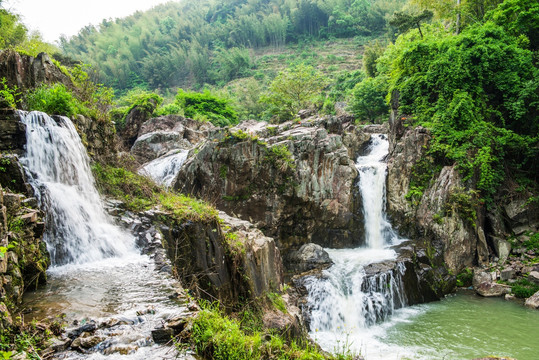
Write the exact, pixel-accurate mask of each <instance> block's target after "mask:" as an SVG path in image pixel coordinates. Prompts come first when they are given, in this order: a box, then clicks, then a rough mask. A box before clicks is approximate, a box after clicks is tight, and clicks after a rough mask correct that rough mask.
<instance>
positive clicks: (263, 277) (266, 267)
mask: <svg viewBox="0 0 539 360" xmlns="http://www.w3.org/2000/svg"><path fill="white" fill-rule="evenodd" d="M219 218H220V219H222V220H223V224H224V226H225V228H226V227H228V228H230V229H229V230H227V231H228V232H229V233H230V232H232V233H235V234H236V236H237V237H238V240H239V241H241V242H242V243H243V246H244V247H245V254H244V257H243V261H244V267H245V271H246V275H247V276H248V277H249V282H250V283H251V287H252V291H253V294H254V295H255V296H260V295H262V294H264V293H266V292H271V291H275V290H278V289H279V288H280V286H281V284H282V283H283V264H282V260H281V255H280V252H279V249H278V248H277V246H276V245H275V241H274V240H273V239H272V238H270V237H267V236H264V234H263V233H262V231H260V230H259V229H257V228H256V227H255V226H254V225H253V224H251V223H250V222H248V221H244V220H241V219H238V218H234V217H231V216H228V215H227V214H225V213H223V212H220V213H219ZM225 237H226V235H225Z"/></svg>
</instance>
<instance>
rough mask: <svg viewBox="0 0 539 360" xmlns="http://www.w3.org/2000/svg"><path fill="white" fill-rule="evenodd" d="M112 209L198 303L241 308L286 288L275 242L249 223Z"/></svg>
mask: <svg viewBox="0 0 539 360" xmlns="http://www.w3.org/2000/svg"><path fill="white" fill-rule="evenodd" d="M108 204H109V212H111V213H112V214H114V215H115V216H117V218H118V221H119V222H120V223H121V224H123V225H124V226H126V227H128V228H129V230H130V231H131V232H132V233H133V234H134V235H135V236H136V238H137V239H138V240H137V243H138V245H139V247H140V248H141V249H143V252H145V253H148V254H150V255H151V256H153V257H154V258H155V259H156V262H157V264H158V268H159V269H160V270H161V271H171V272H172V273H173V274H174V275H175V276H176V277H178V278H179V279H180V280H181V282H182V286H183V287H184V288H185V289H188V290H189V291H190V292H191V294H196V295H197V297H201V298H206V299H208V300H215V299H219V300H220V301H221V302H222V303H223V304H226V305H227V306H235V305H237V304H238V301H241V300H246V299H255V298H257V297H260V296H263V295H265V294H267V293H271V292H278V291H280V289H281V287H282V284H283V267H282V260H281V255H280V252H279V249H277V247H276V245H275V241H274V240H273V239H272V238H269V237H267V236H264V234H262V232H261V231H260V230H258V229H256V228H255V227H254V226H253V225H252V224H250V223H249V222H247V221H243V220H240V219H237V218H234V217H231V216H228V215H227V214H225V213H222V212H221V213H219V214H215V215H212V216H208V217H205V218H202V217H201V218H192V219H180V218H179V217H178V216H177V215H175V214H174V213H173V212H171V211H169V210H165V209H162V208H159V207H157V208H154V209H151V210H147V211H143V212H138V213H133V212H130V211H127V210H125V207H124V205H123V204H122V202H119V201H108ZM169 261H170V262H169Z"/></svg>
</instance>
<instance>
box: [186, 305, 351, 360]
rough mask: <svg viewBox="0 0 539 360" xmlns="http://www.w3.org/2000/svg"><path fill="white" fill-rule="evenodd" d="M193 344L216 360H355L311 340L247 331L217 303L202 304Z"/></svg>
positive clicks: (196, 322)
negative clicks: (327, 350) (290, 338)
mask: <svg viewBox="0 0 539 360" xmlns="http://www.w3.org/2000/svg"><path fill="white" fill-rule="evenodd" d="M190 341H191V346H192V348H193V350H194V351H195V352H196V353H197V354H198V355H200V356H202V357H203V358H206V359H213V360H251V359H276V360H281V359H282V360H294V359H298V360H322V359H335V360H336V359H342V360H351V359H353V356H352V355H330V354H327V353H324V352H323V351H321V350H320V349H319V348H318V347H317V346H315V345H313V344H312V343H311V342H309V341H301V340H300V341H295V340H292V341H287V340H285V339H284V338H283V337H281V336H279V335H277V334H273V333H271V332H269V333H268V332H267V331H264V332H262V331H258V330H255V331H252V332H246V331H245V330H244V329H243V328H242V325H241V322H240V321H239V320H236V319H233V318H230V317H228V316H226V315H224V314H223V313H222V311H221V310H220V309H219V306H218V304H217V303H214V304H208V303H203V304H202V310H201V311H200V312H199V313H198V315H197V317H196V318H195V319H194V321H193V326H192V331H191V338H190ZM177 346H178V347H182V346H181V344H177Z"/></svg>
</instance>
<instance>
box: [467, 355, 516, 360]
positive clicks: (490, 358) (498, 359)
mask: <svg viewBox="0 0 539 360" xmlns="http://www.w3.org/2000/svg"><path fill="white" fill-rule="evenodd" d="M473 360H516V359H513V358H510V357H507V356H502V357H498V356H487V357H482V358H475V359H473Z"/></svg>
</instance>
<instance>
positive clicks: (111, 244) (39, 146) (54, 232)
mask: <svg viewBox="0 0 539 360" xmlns="http://www.w3.org/2000/svg"><path fill="white" fill-rule="evenodd" d="M21 120H22V122H24V124H26V139H27V143H26V154H25V156H24V157H23V158H22V159H21V162H22V164H23V165H24V167H25V169H26V170H27V172H28V174H29V181H30V183H31V184H32V186H33V187H34V189H35V190H36V195H37V197H38V199H39V201H40V204H41V205H42V207H43V208H46V209H47V221H46V224H47V227H46V230H45V234H44V240H45V242H46V243H47V248H48V250H49V252H50V255H51V260H52V263H53V265H64V264H83V263H88V262H94V261H99V260H102V259H104V258H110V257H117V256H122V255H124V254H135V253H136V249H135V243H134V239H133V237H132V236H130V235H129V234H127V233H126V232H124V231H123V230H122V229H121V228H119V227H118V226H116V225H114V224H113V223H112V220H111V219H110V218H109V216H108V215H107V214H106V213H105V211H104V210H103V203H102V201H101V198H100V196H99V193H98V192H97V190H96V188H95V181H94V178H93V176H92V172H91V170H90V162H89V158H88V155H87V154H86V149H85V148H84V146H83V144H82V142H81V140H80V137H79V135H78V134H77V131H76V129H75V127H74V125H73V123H72V122H71V120H69V119H68V118H66V117H57V118H56V119H53V118H51V117H50V116H48V115H47V114H44V113H41V112H35V111H34V112H30V113H21Z"/></svg>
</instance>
